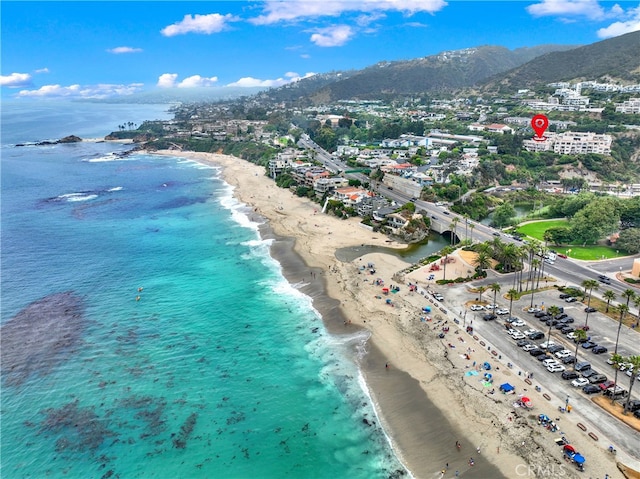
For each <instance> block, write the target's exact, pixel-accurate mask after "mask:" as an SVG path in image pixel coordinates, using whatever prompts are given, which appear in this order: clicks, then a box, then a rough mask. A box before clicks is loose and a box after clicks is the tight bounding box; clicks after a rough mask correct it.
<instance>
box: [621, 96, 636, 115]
mask: <svg viewBox="0 0 640 479" xmlns="http://www.w3.org/2000/svg"><path fill="white" fill-rule="evenodd" d="M616 113H627V114H636V115H638V114H640V98H629V99H628V100H626V101H623V102H622V103H616Z"/></svg>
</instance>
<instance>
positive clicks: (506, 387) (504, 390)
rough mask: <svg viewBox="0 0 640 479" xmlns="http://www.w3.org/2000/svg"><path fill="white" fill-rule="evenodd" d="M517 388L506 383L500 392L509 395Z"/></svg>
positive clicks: (502, 385) (501, 386)
mask: <svg viewBox="0 0 640 479" xmlns="http://www.w3.org/2000/svg"><path fill="white" fill-rule="evenodd" d="M514 389H515V388H514V387H513V386H512V385H511V384H509V383H504V384H501V385H500V391H502V392H504V393H508V392H511V391H513V390H514Z"/></svg>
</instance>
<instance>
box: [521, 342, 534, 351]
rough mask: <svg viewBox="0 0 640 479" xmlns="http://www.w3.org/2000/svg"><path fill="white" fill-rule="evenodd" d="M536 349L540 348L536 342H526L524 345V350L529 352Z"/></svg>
mask: <svg viewBox="0 0 640 479" xmlns="http://www.w3.org/2000/svg"><path fill="white" fill-rule="evenodd" d="M534 349H538V348H537V347H536V345H535V344H531V343H529V344H525V345H524V346H522V350H523V351H525V352H527V353H529V352H531V351H532V350H534Z"/></svg>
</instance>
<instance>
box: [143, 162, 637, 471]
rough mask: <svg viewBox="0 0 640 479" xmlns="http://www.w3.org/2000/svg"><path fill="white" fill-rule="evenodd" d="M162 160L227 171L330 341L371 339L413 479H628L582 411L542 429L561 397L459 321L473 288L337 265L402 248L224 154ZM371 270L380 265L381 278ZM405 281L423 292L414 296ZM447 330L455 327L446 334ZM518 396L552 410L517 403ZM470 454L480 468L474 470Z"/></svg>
mask: <svg viewBox="0 0 640 479" xmlns="http://www.w3.org/2000/svg"><path fill="white" fill-rule="evenodd" d="M154 153H159V154H166V155H172V156H180V157H185V158H189V159H192V160H195V161H198V162H202V163H206V164H209V165H215V166H219V167H221V168H222V175H223V178H224V180H225V181H226V182H227V183H229V184H230V185H232V186H233V187H234V195H235V197H236V198H237V199H238V200H240V201H242V202H243V203H245V204H247V205H248V206H250V207H251V208H252V209H253V211H254V212H255V213H256V214H257V215H260V216H262V217H264V218H266V219H267V220H268V223H266V224H265V226H264V227H263V228H262V230H261V232H262V234H263V236H265V237H274V238H275V239H276V241H275V242H274V246H273V248H272V254H273V256H274V257H275V258H276V259H277V260H278V261H279V262H280V263H281V264H282V267H283V273H284V274H285V276H286V277H287V279H288V280H289V281H290V282H292V283H301V282H304V283H308V285H307V286H304V287H303V288H302V289H301V290H302V291H303V292H304V293H306V294H308V295H309V296H310V297H312V298H313V300H314V306H315V308H316V309H317V310H318V311H319V312H320V313H321V314H322V316H323V318H324V320H325V324H326V327H327V329H328V330H329V331H330V332H331V333H333V334H352V333H354V332H356V331H358V330H359V329H364V330H366V331H368V332H369V333H370V339H369V341H368V343H367V345H366V349H367V354H366V355H364V358H363V359H362V363H361V367H362V370H363V373H364V376H365V379H366V383H367V386H368V387H369V389H370V393H371V395H372V397H373V398H374V400H375V402H376V408H377V411H378V414H379V417H380V420H381V421H382V423H383V425H384V428H385V431H386V432H387V434H388V435H389V437H390V439H391V441H392V443H393V446H394V448H395V450H396V451H397V453H398V455H399V457H401V459H402V461H403V463H404V464H405V466H406V467H407V469H408V470H409V471H410V472H411V474H412V475H413V476H414V477H416V478H436V477H447V478H448V477H455V473H456V471H459V475H460V477H469V478H472V477H477V478H494V477H495V478H498V477H508V478H514V477H547V478H551V477H581V478H587V477H589V478H604V477H605V474H608V475H609V477H610V478H612V479H613V478H622V477H624V476H623V475H622V474H621V473H620V472H619V471H618V470H617V468H616V464H615V460H614V457H613V456H611V455H610V454H608V453H607V452H606V451H605V450H603V448H602V447H601V446H602V445H600V446H599V447H595V446H594V445H593V444H592V442H593V441H592V440H591V439H590V438H589V437H588V436H586V434H584V433H583V432H582V431H581V430H580V429H579V428H578V427H577V425H576V423H577V422H579V420H580V419H579V415H578V414H575V413H572V414H571V415H566V414H565V415H563V417H562V418H561V419H560V420H559V421H558V425H559V427H560V429H559V431H558V432H556V433H552V432H550V431H548V430H546V429H545V428H543V427H542V426H540V425H538V422H537V415H538V414H540V413H547V414H549V415H550V416H551V415H552V413H550V412H549V411H554V410H555V411H557V406H559V405H562V401H561V400H560V399H559V398H550V399H549V400H547V399H543V398H542V395H541V394H539V393H538V392H536V391H534V385H535V383H534V384H528V383H527V382H525V380H524V377H525V376H524V374H522V372H521V374H520V375H519V374H518V371H517V370H515V369H510V368H508V367H507V366H506V361H502V360H501V359H502V358H498V357H497V355H496V356H494V355H493V354H492V351H491V350H490V349H491V346H490V341H486V342H484V341H482V338H477V339H474V337H473V335H471V334H468V333H467V332H465V330H464V327H463V325H464V324H466V319H465V320H464V321H465V323H463V318H462V317H461V316H460V315H459V314H458V311H457V305H460V306H461V305H462V304H464V303H465V302H467V301H470V300H472V299H474V294H473V293H471V292H470V291H469V290H468V285H465V284H464V283H462V284H459V285H455V286H453V287H452V288H451V289H450V290H449V291H448V293H451V294H447V297H448V298H454V297H455V301H456V303H455V304H454V303H452V302H451V301H449V303H448V304H439V303H438V302H437V301H435V300H433V299H432V298H431V297H430V296H429V295H428V294H426V292H425V290H426V289H428V287H429V284H428V283H427V281H426V277H427V272H428V271H427V269H426V267H423V268H420V269H418V270H415V271H412V272H411V273H408V274H402V273H401V272H402V270H403V269H404V268H406V267H407V266H409V265H408V264H407V263H405V262H404V261H402V260H401V259H399V258H397V257H395V256H393V255H388V254H381V253H369V254H366V255H364V256H361V257H359V258H357V259H355V260H354V261H351V262H341V261H339V260H337V259H336V257H335V251H336V250H337V249H339V248H344V247H354V246H359V245H375V246H384V247H397V248H401V247H403V246H404V245H401V244H397V243H390V242H388V238H387V237H386V236H385V235H382V234H378V233H374V232H372V231H370V230H369V229H367V228H365V227H364V226H362V225H361V224H360V220H359V219H358V218H353V219H349V220H340V219H337V218H335V217H333V216H328V215H325V214H322V213H321V212H320V207H319V205H318V204H316V203H313V202H311V201H309V200H308V199H306V198H298V197H296V196H295V195H293V194H292V193H291V192H290V191H288V190H283V189H281V188H278V187H277V186H276V185H275V184H274V182H273V181H272V180H271V179H269V178H267V177H266V176H265V175H264V168H262V167H259V166H256V165H254V164H251V163H249V162H246V161H244V160H241V159H238V158H235V157H230V156H225V155H219V154H210V153H194V152H178V151H163V152H154ZM454 258H455V262H454V263H452V264H450V265H449V266H448V267H447V277H451V276H450V274H451V275H453V274H454V273H455V272H456V271H457V274H456V276H457V275H463V276H466V273H467V271H468V270H469V269H470V268H471V269H472V267H471V266H470V265H468V264H467V263H465V261H464V259H463V258H462V257H460V256H457V255H454ZM370 263H371V264H373V265H375V266H374V268H375V273H374V274H372V273H371V272H370V269H371V268H369V267H368V265H369V264H370ZM449 272H451V273H449ZM438 274H441V273H438ZM382 283H384V284H382ZM409 283H412V284H414V285H416V286H417V287H418V289H417V291H410V290H409V287H408V284H409ZM391 286H399V291H397V292H395V293H390V294H388V295H386V294H384V292H383V291H382V287H391ZM436 305H437V306H438V307H442V308H443V309H444V310H446V313H444V312H443V311H440V310H439V309H436ZM425 306H429V307H431V308H432V312H431V314H427V313H425V312H423V310H422V308H423V307H425ZM462 309H463V308H462V307H460V311H461V310H462ZM456 321H457V322H456ZM443 328H448V331H447V332H446V334H445V335H444V337H443V338H440V337H439V334H440V333H441V332H443ZM481 341H482V342H481ZM486 361H489V362H491V364H492V365H493V366H494V367H493V368H492V371H491V373H492V374H493V379H494V385H493V386H491V385H487V384H485V383H484V382H483V381H481V379H482V377H483V374H484V371H483V370H482V369H481V365H482V364H483V363H484V362H486ZM503 382H510V383H511V384H513V385H514V386H515V387H516V392H517V394H515V395H509V394H507V395H505V394H502V393H500V392H499V391H498V390H497V389H498V388H497V385H499V384H501V383H503ZM492 390H494V392H493V393H491V391H492ZM522 394H527V395H529V396H530V397H531V399H532V400H533V401H534V403H536V404H540V406H545V408H542V407H536V408H534V409H533V410H527V409H524V408H520V407H516V406H514V404H515V403H516V401H517V399H518V395H522ZM553 414H554V415H555V414H556V413H553ZM569 416H571V417H569ZM561 434H562V435H564V436H566V437H569V438H570V439H571V443H572V444H573V445H575V447H576V448H577V449H578V450H579V451H585V452H588V464H587V466H586V469H587V471H586V472H578V471H577V470H576V467H575V465H573V464H570V463H567V462H565V461H564V460H563V457H562V449H561V447H559V446H558V445H556V444H555V442H554V439H557V438H559V437H560V436H561ZM456 441H459V442H460V445H461V447H460V449H458V448H457V447H456ZM471 457H473V459H474V465H470V464H469V459H470V458H471ZM447 465H448V467H447ZM442 471H444V472H442Z"/></svg>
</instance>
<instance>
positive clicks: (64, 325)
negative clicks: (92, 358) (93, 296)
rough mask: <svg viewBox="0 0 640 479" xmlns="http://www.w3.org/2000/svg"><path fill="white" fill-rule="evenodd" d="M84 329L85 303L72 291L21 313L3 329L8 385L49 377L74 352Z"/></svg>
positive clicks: (0, 330) (4, 375)
mask: <svg viewBox="0 0 640 479" xmlns="http://www.w3.org/2000/svg"><path fill="white" fill-rule="evenodd" d="M84 326H85V319H84V315H83V304H82V300H81V298H80V297H79V296H77V295H75V294H74V293H73V292H71V291H67V292H64V293H56V294H52V295H50V296H45V297H44V298H42V299H39V300H37V301H34V302H33V303H31V304H30V305H29V306H27V307H26V308H25V309H23V310H22V311H20V312H19V313H18V314H16V315H15V316H14V317H13V318H12V319H10V320H9V321H7V322H6V323H5V324H4V325H2V328H0V349H1V357H0V359H1V361H2V378H3V380H4V383H5V385H9V386H19V385H20V384H22V383H23V382H24V381H26V380H27V379H28V378H29V377H30V376H32V375H38V376H45V375H47V374H49V373H50V372H51V371H52V370H53V369H54V368H55V367H56V366H57V365H58V364H59V363H61V362H62V361H64V360H65V359H66V357H67V356H68V355H69V354H72V353H73V348H74V347H75V346H77V344H78V343H79V342H80V339H81V335H82V331H83V329H84Z"/></svg>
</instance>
